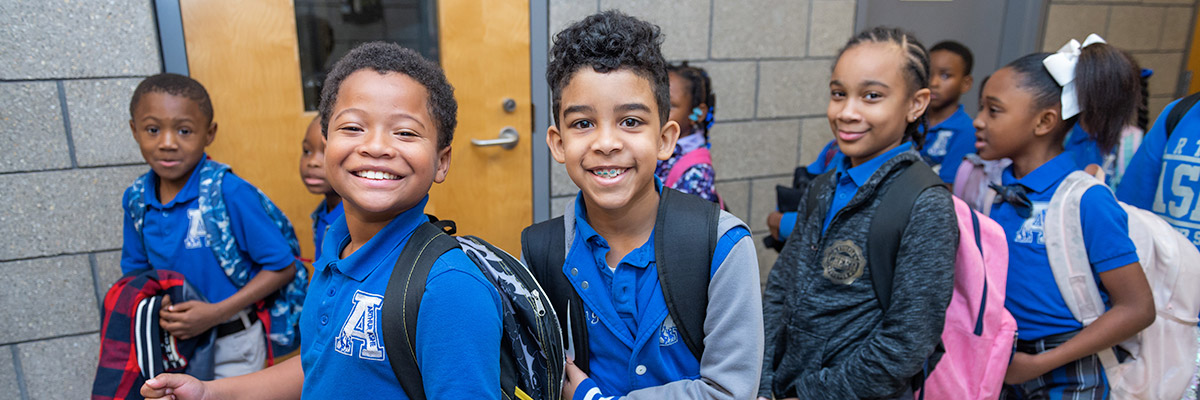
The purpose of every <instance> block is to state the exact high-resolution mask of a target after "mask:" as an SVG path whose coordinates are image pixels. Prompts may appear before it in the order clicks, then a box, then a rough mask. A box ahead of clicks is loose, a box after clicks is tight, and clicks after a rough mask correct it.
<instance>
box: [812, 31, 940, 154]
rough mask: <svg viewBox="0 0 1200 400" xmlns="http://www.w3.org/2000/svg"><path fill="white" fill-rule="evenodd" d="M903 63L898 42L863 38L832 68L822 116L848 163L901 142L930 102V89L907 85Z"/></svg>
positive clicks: (903, 55)
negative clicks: (908, 127)
mask: <svg viewBox="0 0 1200 400" xmlns="http://www.w3.org/2000/svg"><path fill="white" fill-rule="evenodd" d="M905 64H906V59H905V53H904V50H903V49H901V48H900V47H899V46H897V45H895V44H891V43H874V42H866V43H862V44H859V45H856V46H854V47H851V48H849V49H847V50H846V51H845V52H844V53H842V56H841V57H840V58H839V59H838V61H837V64H836V65H835V66H834V68H833V76H832V77H831V78H830V80H829V108H828V109H827V110H826V114H827V117H828V118H829V126H830V128H832V129H833V133H834V136H835V137H836V138H837V142H838V148H839V149H840V150H841V151H842V153H844V154H845V155H846V157H849V158H850V162H851V165H854V166H857V165H859V164H862V163H863V162H866V161H869V160H871V159H873V158H875V157H876V156H879V155H880V154H883V153H885V152H887V151H888V150H891V149H893V148H895V147H896V146H899V145H900V143H902V142H903V140H904V131H905V128H906V127H907V126H908V124H909V123H910V122H913V121H916V119H917V117H919V116H920V115H921V114H923V113H924V112H925V107H926V106H928V105H929V89H920V90H913V89H912V88H910V87H909V86H910V85H909V83H908V81H907V80H906V79H905V77H904V71H903V68H904V66H905Z"/></svg>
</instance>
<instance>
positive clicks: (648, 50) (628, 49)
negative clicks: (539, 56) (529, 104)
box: [546, 10, 671, 126]
mask: <svg viewBox="0 0 1200 400" xmlns="http://www.w3.org/2000/svg"><path fill="white" fill-rule="evenodd" d="M662 42H663V36H662V33H661V30H660V29H659V28H658V26H657V25H654V24H651V23H649V22H646V21H642V20H640V19H637V18H634V17H631V16H629V15H626V14H624V13H621V12H620V11H614V10H609V11H604V12H600V13H597V14H592V15H590V16H588V17H587V18H584V19H583V20H582V21H577V22H575V23H573V24H571V26H568V27H567V28H566V29H563V30H562V31H561V32H559V33H558V34H557V35H555V36H554V46H553V47H551V48H550V63H549V66H548V67H547V69H546V82H547V83H548V84H549V85H550V93H551V101H552V106H553V111H554V125H555V126H557V125H558V124H559V120H558V118H559V116H558V113H559V111H560V110H562V92H563V88H564V87H566V86H567V83H568V82H570V81H571V77H572V76H574V75H575V72H577V71H579V70H580V69H581V68H585V67H590V68H592V70H594V71H596V72H598V73H601V74H606V73H609V72H612V71H616V70H620V69H625V68H627V69H629V70H630V71H631V72H633V73H634V74H636V75H637V76H640V77H642V78H645V79H646V80H647V81H649V82H650V87H651V89H653V91H654V100H655V102H656V103H657V105H658V118H659V125H660V126H661V125H662V124H665V123H666V122H667V119H668V115H670V112H671V86H670V85H671V83H670V82H671V81H670V80H669V79H668V78H667V60H666V59H665V58H663V55H662V50H661V47H662Z"/></svg>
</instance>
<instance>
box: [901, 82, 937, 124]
mask: <svg viewBox="0 0 1200 400" xmlns="http://www.w3.org/2000/svg"><path fill="white" fill-rule="evenodd" d="M932 93H933V92H931V91H930V90H929V88H922V89H920V90H917V92H916V93H913V95H912V103H910V104H909V106H908V115H905V116H904V117H905V120H906V121H908V122H915V121H916V120H917V118H920V117H921V114H924V113H925V109H926V108H928V107H929V97H930V96H931V95H932Z"/></svg>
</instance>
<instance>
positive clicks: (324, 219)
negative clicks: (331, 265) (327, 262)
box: [312, 200, 345, 260]
mask: <svg viewBox="0 0 1200 400" xmlns="http://www.w3.org/2000/svg"><path fill="white" fill-rule="evenodd" d="M343 214H345V211H343V210H342V202H341V201H338V204H337V205H336V206H334V207H333V209H332V210H331V209H329V207H326V205H325V201H324V200H321V204H319V205H317V209H316V210H313V213H312V220H313V245H314V247H313V249H314V252H315V255H313V259H314V260H319V259H321V239H323V238H324V237H325V231H326V230H328V229H329V226H330V225H332V224H333V221H337V219H338V218H341V217H342V215H343Z"/></svg>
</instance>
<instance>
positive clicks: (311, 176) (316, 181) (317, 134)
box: [300, 115, 344, 260]
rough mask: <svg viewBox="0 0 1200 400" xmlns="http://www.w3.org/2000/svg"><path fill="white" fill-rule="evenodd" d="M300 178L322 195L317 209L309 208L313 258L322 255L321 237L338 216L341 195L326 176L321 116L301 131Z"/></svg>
mask: <svg viewBox="0 0 1200 400" xmlns="http://www.w3.org/2000/svg"><path fill="white" fill-rule="evenodd" d="M300 180H301V181H303V182H304V186H305V187H306V188H308V192H309V193H312V194H316V195H321V196H325V198H324V199H322V201H321V204H318V205H317V209H316V210H313V212H312V223H313V225H312V228H313V244H314V245H315V247H314V249H316V250H315V252H316V253H315V255H314V256H313V259H314V260H319V259H321V239H323V238H324V237H325V231H326V230H327V229H329V226H330V225H332V224H333V221H337V219H338V218H341V216H342V214H343V213H344V212H343V211H342V196H339V195H338V194H337V192H335V191H333V186H330V185H329V181H328V180H325V136H323V135H321V116H320V115H318V116H317V117H316V118H313V120H312V122H311V123H309V124H308V129H307V130H305V131H304V142H303V143H302V144H301V153H300Z"/></svg>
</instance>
